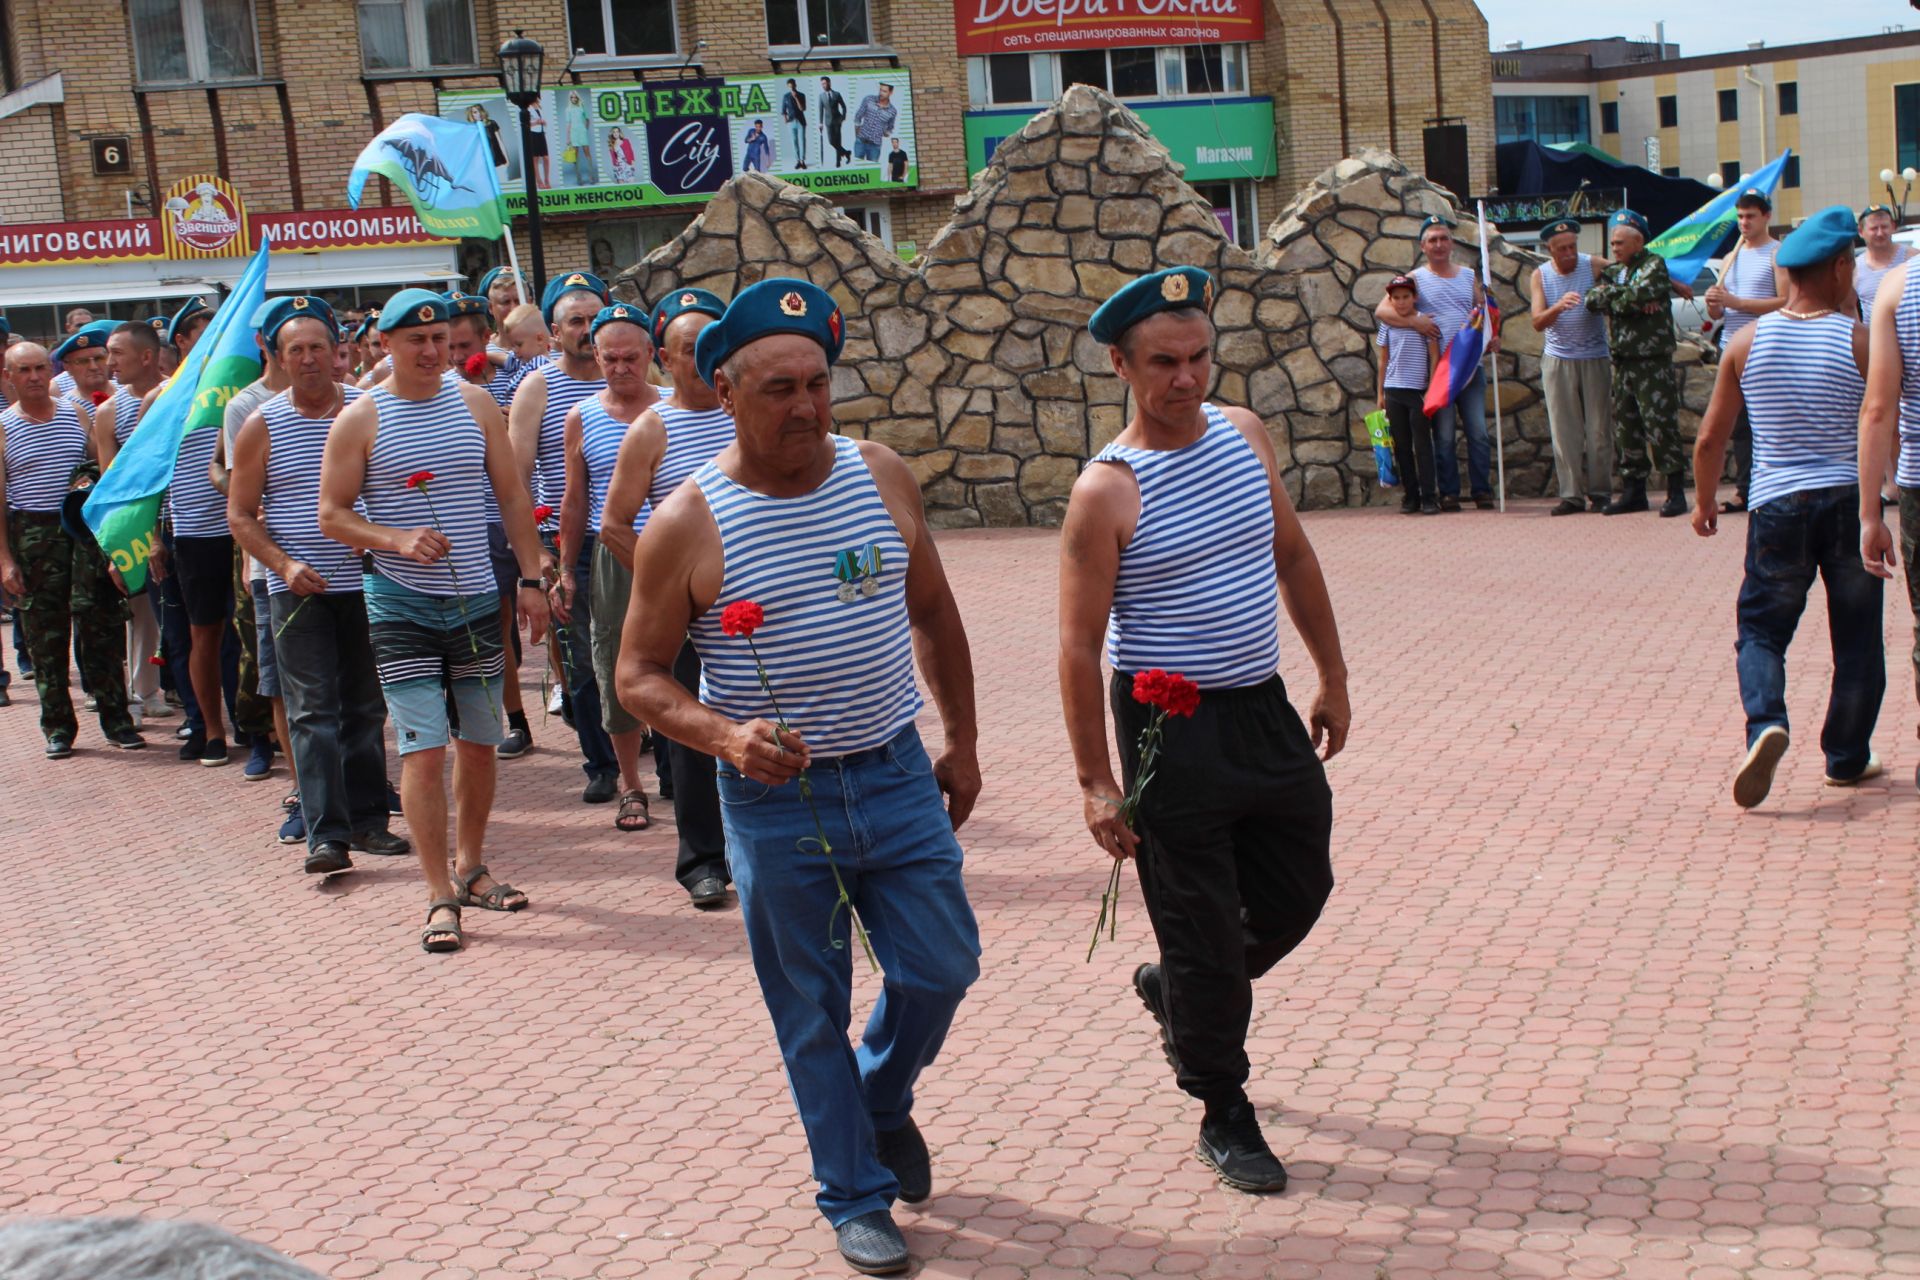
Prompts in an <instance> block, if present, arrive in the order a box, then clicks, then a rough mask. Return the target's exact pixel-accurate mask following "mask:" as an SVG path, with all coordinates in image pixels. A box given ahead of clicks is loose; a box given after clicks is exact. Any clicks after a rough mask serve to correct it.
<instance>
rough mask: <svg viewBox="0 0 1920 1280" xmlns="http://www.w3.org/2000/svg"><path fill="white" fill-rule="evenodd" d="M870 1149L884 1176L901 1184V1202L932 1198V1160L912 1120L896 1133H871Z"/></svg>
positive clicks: (895, 1130)
mask: <svg viewBox="0 0 1920 1280" xmlns="http://www.w3.org/2000/svg"><path fill="white" fill-rule="evenodd" d="M873 1146H874V1153H875V1154H876V1155H878V1156H879V1157H880V1163H881V1164H883V1165H885V1166H887V1172H888V1173H891V1174H892V1175H893V1176H894V1177H895V1178H898V1179H899V1180H900V1198H901V1199H902V1200H903V1201H905V1202H906V1203H908V1204H919V1203H920V1202H921V1201H922V1200H925V1199H926V1198H927V1197H928V1196H930V1195H932V1194H933V1157H932V1156H930V1155H928V1154H927V1140H926V1139H925V1138H923V1137H921V1136H920V1126H919V1125H917V1124H915V1123H914V1122H913V1118H912V1117H911V1116H909V1117H908V1118H907V1122H906V1123H905V1124H903V1125H901V1126H900V1127H899V1128H898V1129H876V1130H874V1134H873Z"/></svg>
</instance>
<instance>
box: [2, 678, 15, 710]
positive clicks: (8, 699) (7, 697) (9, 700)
mask: <svg viewBox="0 0 1920 1280" xmlns="http://www.w3.org/2000/svg"><path fill="white" fill-rule="evenodd" d="M12 705H13V695H12V694H10V693H8V692H7V686H5V685H3V684H0V707H10V706H12Z"/></svg>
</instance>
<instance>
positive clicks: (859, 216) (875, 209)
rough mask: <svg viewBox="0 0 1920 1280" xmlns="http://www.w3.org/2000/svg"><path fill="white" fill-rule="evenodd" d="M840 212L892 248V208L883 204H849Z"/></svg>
mask: <svg viewBox="0 0 1920 1280" xmlns="http://www.w3.org/2000/svg"><path fill="white" fill-rule="evenodd" d="M840 212H842V213H844V214H846V215H847V216H848V217H849V218H852V219H853V220H854V221H855V222H856V223H858V224H859V226H860V229H861V230H862V231H864V232H866V233H867V234H868V235H870V236H872V237H873V238H874V239H876V240H878V241H879V242H880V243H881V244H884V245H885V246H887V248H889V249H891V248H893V210H892V209H890V208H888V207H887V206H886V205H884V204H850V205H846V206H844V207H843V208H842V209H841V210H840Z"/></svg>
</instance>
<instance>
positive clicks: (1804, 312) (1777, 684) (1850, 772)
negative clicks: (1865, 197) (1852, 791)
mask: <svg viewBox="0 0 1920 1280" xmlns="http://www.w3.org/2000/svg"><path fill="white" fill-rule="evenodd" d="M1854 241H1855V235H1854V221H1853V211H1852V210H1851V209H1849V208H1847V207H1846V206H1845V205H1835V206H1833V207H1832V208H1829V209H1822V210H1821V211H1820V212H1819V213H1816V214H1814V215H1813V216H1812V217H1811V218H1808V219H1807V220H1806V221H1805V222H1803V223H1802V224H1801V225H1800V227H1799V228H1798V229H1796V230H1795V231H1794V232H1793V233H1792V234H1791V235H1789V236H1788V237H1787V238H1786V239H1785V240H1784V241H1783V242H1781V244H1780V249H1779V254H1778V258H1777V260H1778V262H1779V264H1780V266H1781V268H1782V270H1783V271H1785V273H1786V276H1787V281H1786V283H1787V291H1786V296H1785V297H1784V298H1783V299H1782V302H1783V305H1782V306H1780V307H1777V308H1774V309H1773V310H1772V311H1771V312H1769V313H1768V314H1766V315H1763V316H1761V317H1760V318H1759V319H1758V320H1757V321H1755V322H1754V323H1753V324H1750V325H1747V326H1746V327H1744V328H1743V329H1742V330H1741V331H1740V332H1739V333H1737V334H1735V335H1734V337H1733V340H1732V341H1731V342H1729V343H1728V344H1727V348H1726V351H1725V352H1724V353H1722V355H1721V357H1720V369H1719V373H1718V375H1717V376H1716V377H1715V378H1714V384H1713V399H1712V401H1711V402H1710V403H1709V404H1708V405H1707V412H1706V416H1705V417H1703V418H1702V419H1701V422H1700V439H1699V441H1698V442H1697V443H1696V444H1695V446H1694V455H1693V456H1694V474H1695V475H1696V476H1698V477H1699V478H1700V483H1699V487H1698V492H1697V493H1696V494H1695V495H1694V499H1695V504H1694V512H1693V528H1694V532H1696V533H1698V534H1699V535H1700V536H1702V537H1709V538H1710V537H1712V536H1713V535H1714V533H1715V532H1717V530H1718V527H1719V517H1720V508H1719V505H1718V503H1717V502H1716V500H1715V499H1716V497H1717V495H1716V494H1715V492H1714V490H1715V488H1716V486H1715V484H1714V479H1713V478H1714V477H1716V476H1718V475H1719V474H1720V467H1721V464H1722V463H1723V462H1724V461H1725V459H1726V446H1727V439H1728V437H1729V436H1730V435H1731V434H1732V433H1733V426H1734V421H1735V419H1736V418H1737V417H1738V416H1739V414H1740V411H1741V410H1742V409H1743V408H1744V409H1745V410H1746V411H1747V413H1748V414H1749V415H1750V417H1751V419H1752V422H1753V460H1754V468H1753V475H1752V479H1751V485H1752V487H1751V488H1750V489H1749V491H1748V496H1749V498H1750V500H1751V505H1750V506H1749V512H1750V515H1749V516H1748V520H1747V561H1746V578H1745V580H1744V581H1743V582H1742V583H1741V584H1740V600H1739V605H1738V620H1739V636H1738V639H1737V641H1736V642H1735V645H1734V652H1735V654H1736V655H1737V659H1736V665H1737V668H1738V671H1739V675H1740V701H1741V704H1742V705H1743V706H1744V707H1745V709H1746V713H1747V755H1746V759H1745V760H1744V761H1743V762H1742V764H1741V766H1740V769H1739V772H1738V773H1737V774H1736V775H1735V777H1734V782H1733V799H1734V803H1736V804H1738V805H1740V806H1741V807H1742V808H1749V809H1750V808H1752V807H1753V806H1754V805H1757V804H1759V803H1760V802H1761V801H1762V800H1764V799H1766V797H1767V792H1768V791H1769V790H1771V789H1772V786H1773V775H1774V770H1775V769H1776V768H1777V767H1778V766H1779V763H1780V757H1781V756H1782V755H1783V754H1785V752H1786V749H1787V698H1786V693H1787V645H1788V644H1789V643H1790V642H1791V641H1792V639H1793V633H1794V628H1795V627H1796V626H1797V625H1798V624H1799V621H1800V614H1801V613H1802V612H1803V611H1804V610H1805V609H1806V606H1807V592H1808V590H1809V589H1810V588H1811V587H1812V586H1813V580H1814V578H1815V576H1816V575H1817V576H1818V577H1819V578H1820V579H1821V580H1822V581H1823V582H1824V583H1825V585H1826V589H1827V628H1828V632H1829V634H1830V636H1831V637H1832V643H1833V690H1832V693H1831V695H1830V696H1829V698H1828V701H1827V720H1826V725H1825V727H1824V728H1823V729H1822V731H1821V734H1820V747H1821V750H1822V751H1824V752H1825V753H1826V758H1827V785H1828V786H1830V787H1850V786H1853V785H1855V784H1856V783H1859V782H1863V781H1865V780H1866V779H1868V778H1872V777H1876V776H1878V775H1879V773H1880V771H1881V767H1880V761H1879V758H1878V757H1876V756H1875V755H1874V754H1873V749H1872V745H1871V742H1870V741H1869V740H1870V738H1871V737H1872V734H1873V726H1874V722H1875V721H1876V720H1878V719H1879V716H1880V700H1881V697H1882V696H1883V695H1884V694H1885V693H1886V688H1887V667H1886V653H1885V649H1884V641H1883V629H1882V626H1881V618H1880V607H1881V587H1880V580H1879V579H1878V578H1877V577H1875V576H1874V575H1873V574H1871V573H1869V572H1868V571H1867V569H1866V567H1864V566H1863V565H1862V564H1861V555H1860V547H1861V545H1862V544H1861V533H1862V521H1861V494H1862V491H1861V488H1860V483H1859V477H1860V452H1859V430H1860V421H1861V414H1860V406H1861V400H1862V397H1863V395H1864V394H1865V391H1866V379H1865V374H1866V369H1867V331H1866V329H1865V328H1864V327H1863V326H1862V325H1861V324H1860V321H1859V319H1858V318H1857V317H1856V314H1855V311H1854V306H1853V300H1854V294H1853V247H1854ZM1882 456H1884V454H1883V455H1882ZM1866 493H1867V494H1868V495H1870V496H1871V498H1872V500H1873V502H1874V504H1875V506H1874V509H1873V510H1874V514H1875V516H1876V517H1877V516H1878V514H1879V508H1878V501H1879V493H1878V490H1877V489H1874V488H1869V489H1867V490H1866Z"/></svg>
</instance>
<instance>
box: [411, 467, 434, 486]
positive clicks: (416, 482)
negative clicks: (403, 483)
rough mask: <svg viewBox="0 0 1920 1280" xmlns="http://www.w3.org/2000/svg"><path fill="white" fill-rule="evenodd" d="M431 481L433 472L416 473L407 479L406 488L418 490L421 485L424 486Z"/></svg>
mask: <svg viewBox="0 0 1920 1280" xmlns="http://www.w3.org/2000/svg"><path fill="white" fill-rule="evenodd" d="M431 479H433V472H431V471H416V472H414V473H413V474H412V475H410V476H408V477H407V488H409V489H418V488H419V487H420V486H421V485H423V484H425V483H426V482H427V481H429V480H431Z"/></svg>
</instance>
